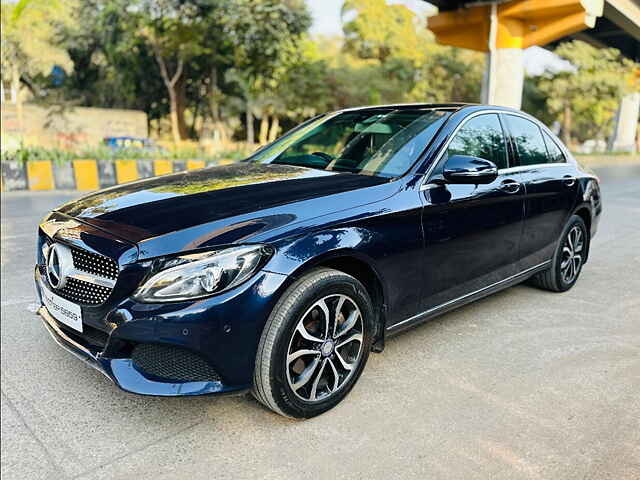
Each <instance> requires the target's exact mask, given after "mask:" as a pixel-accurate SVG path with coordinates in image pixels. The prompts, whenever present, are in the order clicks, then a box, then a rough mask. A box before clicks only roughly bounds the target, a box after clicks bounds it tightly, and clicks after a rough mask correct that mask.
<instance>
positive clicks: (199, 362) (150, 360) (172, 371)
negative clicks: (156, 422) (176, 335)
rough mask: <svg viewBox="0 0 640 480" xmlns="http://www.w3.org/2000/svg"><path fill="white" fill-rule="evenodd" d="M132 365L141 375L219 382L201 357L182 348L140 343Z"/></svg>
mask: <svg viewBox="0 0 640 480" xmlns="http://www.w3.org/2000/svg"><path fill="white" fill-rule="evenodd" d="M131 359H132V360H133V364H134V365H135V366H136V367H137V368H138V369H139V370H142V371H143V373H147V374H149V375H153V376H155V377H160V378H164V379H167V380H174V381H179V382H219V381H220V376H219V375H218V373H217V372H216V371H215V370H214V369H213V368H212V367H211V365H209V364H208V363H207V362H206V361H205V360H204V359H203V358H202V357H200V356H199V355H196V354H195V353H192V352H190V351H189V350H185V349H184V348H180V347H174V346H171V345H153V344H150V343H142V344H140V345H138V346H136V347H135V348H134V349H133V353H132V355H131Z"/></svg>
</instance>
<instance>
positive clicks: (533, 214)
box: [502, 114, 578, 270]
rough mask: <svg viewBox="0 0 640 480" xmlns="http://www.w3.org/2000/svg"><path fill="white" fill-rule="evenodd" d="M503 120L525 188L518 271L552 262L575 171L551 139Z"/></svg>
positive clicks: (572, 197) (517, 120)
mask: <svg viewBox="0 0 640 480" xmlns="http://www.w3.org/2000/svg"><path fill="white" fill-rule="evenodd" d="M502 118H503V120H504V124H505V125H506V127H507V130H508V132H509V134H510V136H511V141H512V142H513V146H514V150H515V154H516V160H517V163H518V165H519V168H518V170H519V171H520V173H521V175H522V177H521V181H522V182H523V184H524V188H525V192H526V197H525V218H524V228H523V235H522V240H521V243H520V263H519V269H520V270H525V269H527V268H531V267H535V266H537V265H540V264H541V263H544V262H546V261H548V260H550V259H551V257H552V255H553V252H554V250H555V247H556V242H557V240H558V237H559V236H560V233H561V232H562V229H563V228H564V225H565V224H566V222H567V219H568V217H569V215H570V214H571V211H572V210H573V207H574V205H575V201H576V195H577V189H578V184H577V179H576V175H577V172H576V169H575V166H574V165H573V164H572V163H568V162H567V160H566V158H565V156H564V154H563V153H562V150H561V149H560V147H559V146H558V145H557V144H556V141H555V140H554V139H552V138H551V136H550V135H549V134H548V133H546V132H543V130H542V129H541V128H540V127H539V126H538V125H537V124H536V123H534V122H533V121H531V120H529V119H527V118H524V117H522V116H519V115H511V114H503V115H502Z"/></svg>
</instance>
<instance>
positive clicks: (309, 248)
mask: <svg viewBox="0 0 640 480" xmlns="http://www.w3.org/2000/svg"><path fill="white" fill-rule="evenodd" d="M372 240H373V235H372V233H371V232H369V231H368V230H367V229H364V228H360V227H346V228H339V227H338V228H331V229H327V230H321V231H318V232H312V233H309V234H308V235H304V236H301V237H298V238H296V239H294V240H289V241H281V242H279V243H278V244H277V245H275V247H276V254H275V255H274V257H273V258H272V259H271V260H270V261H269V263H268V264H267V265H266V266H265V270H268V271H270V272H273V273H280V274H284V275H293V276H295V274H296V272H298V271H300V270H307V269H308V268H312V267H313V266H314V265H319V264H321V263H323V262H325V261H327V260H330V259H332V258H337V257H353V258H357V259H358V260H361V261H363V262H365V263H367V264H368V265H369V266H370V267H371V268H372V269H373V270H374V272H376V274H377V268H376V265H375V260H374V259H373V258H372V257H371V256H370V255H368V254H367V253H365V252H366V251H367V250H369V249H371V248H373V247H374V245H373V241H372Z"/></svg>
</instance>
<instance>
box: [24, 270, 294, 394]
mask: <svg viewBox="0 0 640 480" xmlns="http://www.w3.org/2000/svg"><path fill="white" fill-rule="evenodd" d="M37 275H39V274H38V271H37V269H36V276H37ZM285 281H286V277H285V276H284V275H280V274H273V273H269V272H260V273H259V274H258V275H256V277H255V278H253V279H252V280H250V281H249V282H247V283H246V284H244V285H241V286H240V287H238V288H237V289H235V290H233V291H230V292H227V293H226V294H222V295H219V296H216V297H211V298H209V299H205V300H201V301H198V302H192V303H188V304H185V303H182V304H140V303H136V302H133V301H132V300H131V299H125V300H124V301H122V302H120V303H119V304H118V305H117V306H115V307H114V308H113V309H112V310H111V312H109V313H108V314H107V315H105V317H104V319H103V321H104V324H103V325H111V328H112V329H111V330H110V331H109V333H108V334H106V338H107V340H106V343H105V344H104V345H101V346H100V347H97V346H95V345H93V344H91V342H87V341H84V340H83V339H82V338H81V336H79V335H75V334H73V333H71V331H70V330H67V328H66V327H65V326H64V325H62V324H60V323H59V322H58V321H57V320H55V319H54V318H53V317H52V315H51V314H50V313H49V311H48V310H47V308H46V307H45V306H44V305H43V306H41V307H40V309H39V310H38V314H39V315H40V317H41V318H42V320H43V323H44V325H45V327H46V328H47V330H48V332H49V333H50V334H51V336H52V338H53V339H54V340H55V341H56V343H58V345H60V346H61V347H63V348H64V349H65V350H67V351H69V352H70V353H72V354H73V355H75V356H76V357H78V358H80V359H81V360H83V361H84V362H86V363H87V364H88V365H90V366H91V367H93V368H95V369H97V370H98V371H100V372H101V373H102V374H103V375H105V376H106V377H107V378H109V379H110V380H112V381H113V382H114V383H115V384H116V385H117V386H118V387H120V388H121V389H123V390H125V391H128V392H132V393H137V394H141V395H159V396H180V395H203V394H224V393H231V392H238V391H244V390H247V389H249V388H250V387H251V379H252V376H253V367H254V363H255V354H256V350H257V345H258V342H259V339H260V335H261V333H262V328H263V327H264V323H265V322H266V319H267V318H268V315H269V313H270V311H271V309H272V308H273V305H275V302H276V300H277V296H278V292H279V291H280V289H281V288H282V287H283V286H284V284H285ZM36 286H37V290H38V294H39V295H41V293H40V286H39V283H38V281H37V278H36ZM116 317H117V319H118V324H117V325H115V327H114V323H112V320H114V319H115V318H116ZM91 321H92V323H93V327H95V326H96V325H97V324H96V323H95V319H94V318H91ZM85 325H89V326H91V325H90V324H87V323H85ZM139 344H153V345H162V346H175V347H179V348H183V349H185V350H188V351H190V352H194V353H196V354H198V355H199V356H201V357H202V358H203V359H205V360H206V362H207V363H208V364H209V365H211V366H213V367H214V368H215V370H216V371H217V372H219V373H220V375H219V378H218V379H216V380H207V381H184V380H181V381H175V380H172V379H168V378H158V377H156V376H154V375H149V374H148V372H145V371H144V370H141V369H140V368H139V366H138V365H136V363H135V362H134V360H133V359H132V358H131V351H132V347H133V346H135V345H139Z"/></svg>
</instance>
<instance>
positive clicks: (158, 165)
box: [153, 160, 173, 176]
mask: <svg viewBox="0 0 640 480" xmlns="http://www.w3.org/2000/svg"><path fill="white" fill-rule="evenodd" d="M171 172H173V162H172V161H171V160H154V161H153V174H154V175H156V176H158V175H166V174H167V173H171Z"/></svg>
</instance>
